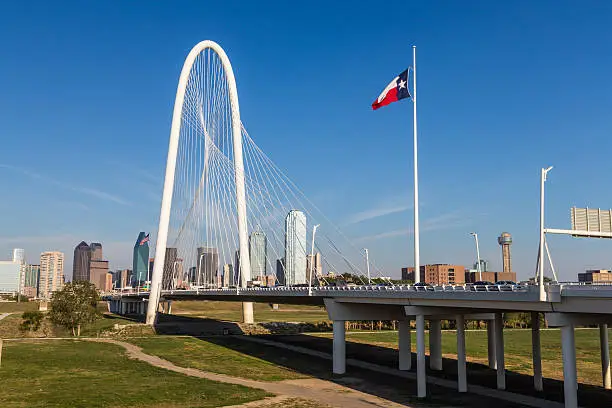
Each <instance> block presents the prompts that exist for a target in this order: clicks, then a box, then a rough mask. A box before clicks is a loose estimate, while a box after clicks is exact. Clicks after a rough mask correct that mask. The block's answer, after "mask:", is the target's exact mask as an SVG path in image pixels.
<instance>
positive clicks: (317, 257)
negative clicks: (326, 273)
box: [306, 252, 323, 281]
mask: <svg viewBox="0 0 612 408" xmlns="http://www.w3.org/2000/svg"><path fill="white" fill-rule="evenodd" d="M311 263H312V255H310V254H308V255H307V256H306V276H307V277H308V276H310V264H311ZM322 275H323V263H322V262H321V253H320V252H317V253H315V254H314V263H313V265H312V280H313V281H316V279H317V277H319V276H322Z"/></svg>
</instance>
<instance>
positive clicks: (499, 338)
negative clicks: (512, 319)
mask: <svg viewBox="0 0 612 408" xmlns="http://www.w3.org/2000/svg"><path fill="white" fill-rule="evenodd" d="M495 358H496V360H497V389H498V390H505V389H506V366H505V361H504V317H503V314H502V313H495Z"/></svg>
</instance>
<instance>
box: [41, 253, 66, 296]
mask: <svg viewBox="0 0 612 408" xmlns="http://www.w3.org/2000/svg"><path fill="white" fill-rule="evenodd" d="M63 287H64V254H63V253H62V252H59V251H48V252H43V253H42V254H40V279H39V285H38V296H39V297H40V298H43V299H49V298H51V295H52V294H53V292H56V291H58V290H62V288H63Z"/></svg>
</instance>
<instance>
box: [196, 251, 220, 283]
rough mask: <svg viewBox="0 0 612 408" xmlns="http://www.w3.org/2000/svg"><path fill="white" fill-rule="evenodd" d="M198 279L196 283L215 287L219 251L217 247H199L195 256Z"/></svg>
mask: <svg viewBox="0 0 612 408" xmlns="http://www.w3.org/2000/svg"><path fill="white" fill-rule="evenodd" d="M196 262H197V266H196V268H197V270H198V281H197V282H196V284H199V285H205V286H206V285H207V286H214V287H216V285H217V281H216V276H217V273H218V272H219V251H218V250H217V248H210V247H199V248H198V257H197V258H196Z"/></svg>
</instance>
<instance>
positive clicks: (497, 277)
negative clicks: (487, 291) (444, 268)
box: [465, 269, 516, 283]
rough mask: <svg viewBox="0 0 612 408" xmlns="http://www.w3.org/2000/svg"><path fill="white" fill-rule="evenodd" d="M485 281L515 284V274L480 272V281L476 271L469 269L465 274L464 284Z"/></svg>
mask: <svg viewBox="0 0 612 408" xmlns="http://www.w3.org/2000/svg"><path fill="white" fill-rule="evenodd" d="M480 280H482V281H486V282H491V283H495V282H498V281H512V282H516V273H515V272H491V271H487V272H482V279H480V275H479V273H478V271H476V270H474V269H471V270H467V271H466V272H465V282H466V283H474V282H477V281H480Z"/></svg>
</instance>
